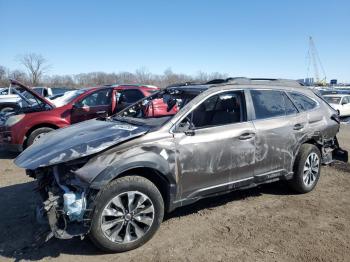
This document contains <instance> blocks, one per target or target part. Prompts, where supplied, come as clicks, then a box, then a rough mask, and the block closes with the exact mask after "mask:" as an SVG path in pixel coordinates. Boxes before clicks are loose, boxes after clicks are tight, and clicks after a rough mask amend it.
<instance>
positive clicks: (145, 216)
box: [101, 191, 154, 243]
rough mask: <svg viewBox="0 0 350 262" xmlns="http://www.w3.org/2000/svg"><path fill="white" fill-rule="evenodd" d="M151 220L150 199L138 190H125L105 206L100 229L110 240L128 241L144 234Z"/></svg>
mask: <svg viewBox="0 0 350 262" xmlns="http://www.w3.org/2000/svg"><path fill="white" fill-rule="evenodd" d="M153 220H154V206H153V203H152V201H151V199H150V198H149V197H148V196H146V195H145V194H143V193H141V192H139V191H127V192H123V193H121V194H119V195H117V196H116V197H114V198H113V199H112V200H111V201H109V203H108V204H107V205H106V206H105V208H104V209H103V211H102V215H101V230H102V232H103V234H104V235H105V236H106V237H107V238H108V239H109V240H110V241H112V242H115V243H130V242H133V241H136V240H138V239H140V238H141V237H142V236H144V235H145V234H146V233H147V231H148V230H149V229H150V228H151V226H152V224H153Z"/></svg>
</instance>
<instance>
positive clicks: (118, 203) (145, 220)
mask: <svg viewBox="0 0 350 262" xmlns="http://www.w3.org/2000/svg"><path fill="white" fill-rule="evenodd" d="M163 215H164V203H163V198H162V195H161V194H160V192H159V190H158V189H157V187H156V186H155V185H154V184H153V183H152V182H151V181H149V180H147V179H146V178H143V177H140V176H127V177H122V178H119V179H116V180H115V181H113V182H111V183H110V184H109V185H107V186H106V188H105V189H103V190H102V191H101V192H100V193H99V195H98V196H97V199H96V207H95V209H94V212H93V215H92V223H91V231H90V238H91V240H92V241H93V242H94V243H95V244H96V246H97V247H99V248H100V249H102V250H104V251H107V252H124V251H128V250H131V249H134V248H137V247H139V246H142V245H143V244H145V243H146V242H147V241H148V240H150V239H151V238H152V236H153V235H154V234H155V232H156V231H157V230H158V228H159V226H160V223H161V222H162V220H163Z"/></svg>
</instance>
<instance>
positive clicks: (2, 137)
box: [0, 130, 23, 152]
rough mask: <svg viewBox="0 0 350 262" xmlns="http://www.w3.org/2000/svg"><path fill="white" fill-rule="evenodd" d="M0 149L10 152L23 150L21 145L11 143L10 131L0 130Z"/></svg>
mask: <svg viewBox="0 0 350 262" xmlns="http://www.w3.org/2000/svg"><path fill="white" fill-rule="evenodd" d="M0 149H2V150H6V151H11V152H21V151H23V145H21V144H14V143H13V136H12V132H11V131H4V130H0Z"/></svg>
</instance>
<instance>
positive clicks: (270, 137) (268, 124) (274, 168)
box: [250, 89, 298, 180]
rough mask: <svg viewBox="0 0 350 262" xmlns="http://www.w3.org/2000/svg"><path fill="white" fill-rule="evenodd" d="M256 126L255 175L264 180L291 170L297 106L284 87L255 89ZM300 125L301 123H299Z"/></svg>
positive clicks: (253, 95)
mask: <svg viewBox="0 0 350 262" xmlns="http://www.w3.org/2000/svg"><path fill="white" fill-rule="evenodd" d="M250 94H251V99H252V104H253V107H254V111H255V119H254V120H253V123H254V126H255V129H256V138H255V145H256V148H255V167H254V175H255V176H256V177H257V178H261V180H266V179H271V178H274V177H278V176H280V175H286V174H287V173H289V172H290V162H291V160H292V158H293V156H292V147H293V145H295V143H297V141H296V137H295V135H294V132H295V130H294V128H295V127H294V126H295V125H296V124H297V122H298V121H297V119H296V118H297V117H298V116H297V113H298V111H297V109H296V107H295V106H294V105H293V104H292V102H291V101H290V99H289V98H288V96H287V95H286V94H285V92H284V91H279V90H269V89H266V90H265V89H259V90H258V89H257V90H251V91H250ZM297 128H298V126H297Z"/></svg>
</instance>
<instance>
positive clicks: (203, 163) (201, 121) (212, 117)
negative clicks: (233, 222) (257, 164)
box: [174, 91, 255, 198]
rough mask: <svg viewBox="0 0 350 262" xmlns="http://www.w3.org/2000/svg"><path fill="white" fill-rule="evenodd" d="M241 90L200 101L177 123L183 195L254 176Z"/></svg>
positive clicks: (214, 189) (251, 133)
mask: <svg viewBox="0 0 350 262" xmlns="http://www.w3.org/2000/svg"><path fill="white" fill-rule="evenodd" d="M246 119H247V118H246V109H245V98H244V92H243V91H226V92H221V93H219V94H216V95H212V96H211V97H209V98H207V99H206V100H205V101H204V102H202V103H200V104H199V105H198V106H197V107H196V109H195V110H193V111H192V112H190V113H189V114H188V115H187V116H186V117H185V118H184V120H182V121H181V122H180V123H179V125H178V126H177V127H176V131H175V133H174V138H175V146H176V152H177V159H176V162H177V169H178V174H179V180H180V181H179V184H180V185H181V192H182V197H183V198H194V197H196V196H198V195H208V194H212V193H215V192H219V191H225V190H228V189H229V188H230V187H232V186H233V183H232V181H238V180H242V179H245V178H248V177H251V176H253V171H252V169H251V168H250V167H251V166H252V165H253V164H254V150H255V146H254V135H255V130H254V126H253V124H252V123H251V122H247V121H246Z"/></svg>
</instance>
